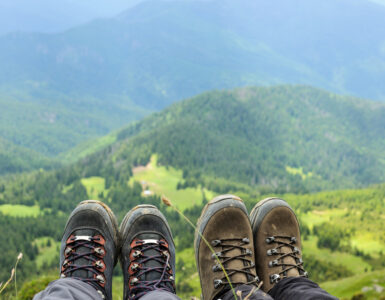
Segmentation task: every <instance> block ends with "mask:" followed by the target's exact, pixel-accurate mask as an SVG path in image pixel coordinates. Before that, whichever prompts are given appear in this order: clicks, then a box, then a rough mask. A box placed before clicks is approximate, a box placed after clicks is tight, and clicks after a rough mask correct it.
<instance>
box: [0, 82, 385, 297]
mask: <svg viewBox="0 0 385 300" xmlns="http://www.w3.org/2000/svg"><path fill="white" fill-rule="evenodd" d="M384 128H385V106H384V105H383V104H379V103H375V102H370V101H363V100H359V99H356V98H352V97H342V96H337V95H334V94H331V93H328V92H325V91H322V90H318V89H314V88H310V87H306V86H277V87H271V88H260V87H258V88H254V87H250V88H240V89H235V90H231V91H213V92H208V93H204V94H201V95H198V96H196V97H194V98H191V99H188V100H185V101H182V102H180V103H177V104H174V105H172V106H170V107H169V108H167V109H166V110H164V111H161V112H159V113H155V114H153V115H150V116H149V117H147V118H145V119H144V120H142V121H139V122H136V123H133V124H131V125H129V126H128V127H125V128H123V129H121V130H120V131H117V132H116V133H113V134H111V135H109V136H106V137H104V138H102V139H97V140H93V141H87V142H86V143H85V144H83V145H79V146H78V147H77V149H78V150H76V151H73V150H72V151H70V152H68V153H67V154H63V156H59V157H58V158H56V159H57V161H58V165H57V166H55V167H52V165H51V168H52V169H49V168H48V166H49V165H47V169H45V170H44V169H42V168H41V166H43V165H40V168H38V167H36V165H33V164H31V162H32V160H27V162H28V163H30V164H31V165H27V162H25V163H23V162H22V161H20V162H19V163H20V164H21V166H24V170H31V171H28V172H22V173H20V172H16V173H14V172H8V173H7V174H6V175H3V176H2V177H0V214H1V217H0V230H1V232H3V233H5V234H6V241H7V243H0V251H1V253H3V255H2V256H0V265H1V266H2V268H1V270H0V282H5V281H6V280H7V279H8V278H9V276H10V272H11V269H12V267H13V266H14V264H15V261H16V257H17V256H18V254H19V253H20V252H22V253H23V258H22V260H21V261H20V262H19V264H18V268H17V286H18V297H19V299H32V295H33V294H34V293H35V292H37V291H39V290H40V289H43V288H44V286H45V285H46V284H47V283H48V282H49V281H50V280H52V279H55V278H57V276H58V273H59V272H58V264H59V261H58V255H59V248H58V247H59V242H60V239H61V234H62V230H63V227H64V224H65V222H66V219H67V216H68V215H69V213H70V212H71V211H72V210H73V209H74V207H75V206H76V205H77V203H79V202H80V201H82V200H84V199H99V200H102V201H104V202H105V203H107V204H108V205H109V206H110V207H111V209H112V210H113V211H114V212H115V213H116V215H117V217H118V219H119V220H122V218H123V216H124V215H125V213H126V212H127V211H128V210H130V209H131V208H132V207H134V206H135V205H137V204H140V203H149V204H154V205H156V206H158V207H159V208H160V209H161V211H162V212H163V213H164V214H165V216H166V217H167V220H168V221H169V223H170V226H171V229H172V231H173V235H174V238H175V241H176V246H177V276H176V280H177V291H178V294H179V295H180V296H181V297H182V298H183V299H189V298H190V297H191V296H196V297H199V295H200V290H199V288H200V287H199V280H198V277H197V271H196V267H195V261H194V260H193V257H194V256H193V255H192V254H193V248H192V246H193V228H191V227H190V226H189V224H187V223H186V222H185V221H184V220H182V219H181V217H180V216H179V215H178V214H177V213H176V212H175V211H174V210H172V209H171V208H169V207H165V206H164V205H163V204H162V203H161V200H160V197H161V195H162V194H164V195H166V196H167V197H169V198H170V199H171V201H172V202H173V203H174V204H175V205H176V206H177V207H179V208H180V209H182V210H183V212H184V214H185V215H186V216H187V217H188V218H190V219H191V220H192V221H193V222H196V220H197V218H198V217H199V215H200V212H201V210H202V208H203V206H204V204H205V203H207V201H209V200H210V199H211V198H212V197H213V196H215V195H218V194H223V193H233V194H236V195H238V196H240V197H241V198H242V199H243V200H244V201H245V203H246V206H247V207H248V209H249V211H250V210H251V208H252V207H253V206H254V205H255V204H256V203H257V202H258V201H259V200H262V199H264V198H265V197H268V196H273V195H274V196H278V197H281V198H283V199H285V200H287V201H288V203H289V204H290V205H291V206H292V207H293V209H294V210H295V211H296V213H297V215H298V217H299V220H300V223H301V230H302V239H303V245H304V246H303V253H304V262H305V268H306V269H307V270H308V272H309V273H310V278H311V279H313V280H315V281H316V282H318V283H319V284H320V285H321V286H322V287H324V288H325V289H326V290H328V291H329V292H330V293H332V294H335V295H336V296H338V297H340V298H343V299H385V291H384V290H382V291H379V289H378V288H377V287H378V286H380V287H381V286H384V285H385V218H384V210H385V185H384V182H385V174H384V171H383V170H384V165H385V153H384V151H383V149H385V145H384V144H385V138H384ZM5 161H8V160H7V159H6V160H5ZM74 161H75V162H74ZM23 164H24V165H23ZM35 167H36V168H35ZM33 169H34V170H33ZM17 171H20V170H17ZM143 182H145V184H143ZM146 189H149V190H150V191H153V192H154V194H153V195H152V196H148V197H145V196H144V194H143V191H144V190H146ZM114 280H115V281H114V299H121V298H122V274H121V271H120V270H119V267H117V268H116V271H115V278H114ZM2 297H4V299H10V300H13V299H15V290H14V287H13V286H11V287H10V288H9V289H7V290H6V294H5V295H4V296H3V295H2ZM381 297H382V298H381Z"/></svg>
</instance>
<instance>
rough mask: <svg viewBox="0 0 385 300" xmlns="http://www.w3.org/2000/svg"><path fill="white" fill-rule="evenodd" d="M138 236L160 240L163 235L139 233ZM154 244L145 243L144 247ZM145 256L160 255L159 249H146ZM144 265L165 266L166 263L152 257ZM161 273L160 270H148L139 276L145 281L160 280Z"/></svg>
mask: <svg viewBox="0 0 385 300" xmlns="http://www.w3.org/2000/svg"><path fill="white" fill-rule="evenodd" d="M138 238H139V239H141V240H156V241H158V240H160V239H161V238H162V237H161V236H160V235H159V234H156V233H143V234H139V235H138ZM150 245H153V244H145V245H143V247H144V248H146V247H148V246H150ZM143 254H144V255H145V256H159V251H157V250H155V249H149V250H145V251H144V253H143ZM144 266H145V267H146V268H164V265H163V264H161V263H160V262H158V261H157V260H155V259H150V260H148V261H146V262H145V263H144ZM160 276H161V274H160V273H159V272H156V271H154V272H147V273H145V274H143V275H141V276H139V278H138V279H139V280H145V281H152V280H158V279H159V278H160Z"/></svg>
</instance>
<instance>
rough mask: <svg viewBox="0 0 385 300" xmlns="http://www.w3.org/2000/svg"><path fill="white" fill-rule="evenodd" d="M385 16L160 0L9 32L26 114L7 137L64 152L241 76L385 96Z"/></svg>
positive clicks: (3, 51) (347, 4)
mask: <svg viewBox="0 0 385 300" xmlns="http://www.w3.org/2000/svg"><path fill="white" fill-rule="evenodd" d="M384 20H385V7H384V6H382V5H378V4H376V3H373V2H370V1H364V0H353V1H352V0H349V1H348V0H339V1H334V0H325V1H322V3H321V2H317V3H315V2H311V1H306V0H297V1H296V2H295V5H293V3H292V2H290V3H289V2H287V1H284V0H277V1H274V2H271V1H264V0H257V1H255V0H241V1H234V0H220V1H219V0H211V1H151V0H150V1H144V2H140V3H138V4H137V5H135V6H133V7H131V8H129V9H128V10H127V11H125V12H123V13H121V14H119V15H118V16H117V17H114V18H108V19H98V20H95V21H92V22H89V23H87V24H84V25H82V26H78V27H75V28H72V29H70V30H66V31H64V32H61V33H53V34H42V33H21V32H19V33H12V34H8V35H5V36H2V37H0V70H1V71H0V99H1V101H3V103H5V104H4V105H5V107H10V106H14V107H15V110H16V111H17V112H18V113H17V114H10V115H9V116H8V114H6V115H7V119H8V120H7V124H8V125H7V126H6V127H1V128H2V132H0V136H2V137H3V138H6V139H10V140H11V141H12V142H13V143H15V144H17V145H20V146H23V147H27V148H31V149H33V150H35V151H38V152H41V153H44V154H47V155H50V156H55V155H57V154H59V153H62V152H64V151H66V150H68V149H69V148H71V147H72V146H74V145H76V144H78V143H79V142H81V141H83V140H86V139H89V138H92V137H95V136H101V135H104V134H106V133H107V132H109V131H111V130H114V129H117V128H119V127H121V126H123V125H125V124H127V122H129V121H132V120H137V119H139V118H141V117H142V116H144V115H146V114H149V113H151V112H152V111H154V110H160V109H162V108H164V107H166V106H167V105H169V104H171V103H173V102H175V101H178V100H181V99H183V98H187V97H192V96H194V95H196V94H198V93H201V92H204V91H206V90H212V89H224V88H226V89H228V88H234V87H238V86H250V85H272V84H277V83H290V84H293V83H295V84H310V85H313V86H317V87H322V88H326V89H328V90H331V91H334V92H338V93H344V94H352V95H356V96H359V97H364V98H371V99H374V100H384V99H385V96H384V95H385V90H384V85H383V84H382V83H383V82H384V80H385V67H384V59H385V52H384V45H385V38H384V37H385V26H384V25H385V23H384V22H385V21H384ZM31 106H34V107H35V108H36V109H30V107H31ZM6 111H7V110H1V112H2V114H4V112H6ZM40 111H44V113H40ZM39 114H40V115H41V114H43V115H44V114H47V115H48V116H56V117H55V118H50V117H44V116H43V117H42V116H39ZM18 115H23V116H25V117H24V118H19V117H18ZM44 119H48V120H54V122H51V121H48V123H47V122H45V121H44ZM15 124H17V129H21V132H22V133H18V132H17V131H18V130H16V129H15V127H16V126H15ZM44 125H47V126H44ZM43 126H44V130H43V132H44V133H45V134H44V135H43V134H42V132H41V131H40V129H41V128H42V127H43ZM58 129H60V130H58ZM26 130H30V131H31V133H32V136H33V140H31V139H29V138H24V136H23V132H25V131H26ZM10 136H12V138H10ZM47 136H50V137H52V139H51V138H49V140H47ZM51 145H55V146H51Z"/></svg>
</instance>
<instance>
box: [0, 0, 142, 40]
mask: <svg viewBox="0 0 385 300" xmlns="http://www.w3.org/2000/svg"><path fill="white" fill-rule="evenodd" d="M139 1H141V0H33V1H31V0H1V1H0V35H2V34H5V33H10V32H13V31H24V32H58V31H62V30H67V29H69V28H71V27H74V26H78V25H80V24H82V23H86V22H89V21H91V20H93V19H96V18H106V17H112V16H114V15H116V14H118V13H120V12H121V11H123V10H125V9H127V8H129V7H131V6H133V5H135V4H136V3H138V2H139Z"/></svg>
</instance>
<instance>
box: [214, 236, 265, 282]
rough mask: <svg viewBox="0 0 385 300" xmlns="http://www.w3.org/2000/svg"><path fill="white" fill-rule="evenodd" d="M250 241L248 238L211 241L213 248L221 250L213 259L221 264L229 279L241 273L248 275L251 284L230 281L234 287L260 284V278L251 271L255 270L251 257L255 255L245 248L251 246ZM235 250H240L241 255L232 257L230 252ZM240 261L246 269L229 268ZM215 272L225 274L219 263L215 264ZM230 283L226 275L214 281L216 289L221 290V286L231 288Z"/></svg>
mask: <svg viewBox="0 0 385 300" xmlns="http://www.w3.org/2000/svg"><path fill="white" fill-rule="evenodd" d="M249 243H250V240H249V239H248V238H233V239H221V240H213V241H211V245H212V246H213V248H214V249H215V248H220V251H219V252H216V253H215V254H214V253H213V255H212V258H213V259H214V260H216V257H217V258H218V259H219V261H220V262H221V264H222V266H223V268H224V269H225V271H226V273H227V276H228V277H229V279H231V277H232V276H234V275H235V274H237V273H241V274H244V275H246V278H247V279H248V280H249V282H235V281H230V283H231V285H232V286H235V285H239V284H255V283H259V278H258V276H255V274H253V273H252V272H251V270H253V269H254V267H255V264H254V263H253V261H252V260H251V257H252V255H253V253H252V251H251V250H250V249H248V248H246V247H245V245H247V244H249ZM234 249H239V250H240V254H238V255H231V254H230V253H229V252H231V251H232V250H234ZM235 260H240V261H242V263H243V265H244V267H243V268H241V269H232V268H229V267H228V264H229V263H230V262H231V261H235ZM212 270H213V272H221V271H222V272H223V270H222V267H221V265H220V264H219V263H217V264H215V265H214V266H213V268H212ZM230 283H229V282H228V280H227V278H226V276H225V275H224V276H223V277H222V278H220V279H214V288H216V289H217V288H219V287H221V286H227V287H228V288H230Z"/></svg>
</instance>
